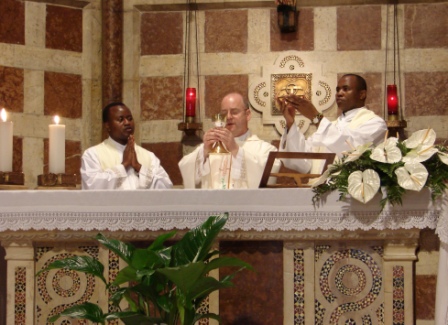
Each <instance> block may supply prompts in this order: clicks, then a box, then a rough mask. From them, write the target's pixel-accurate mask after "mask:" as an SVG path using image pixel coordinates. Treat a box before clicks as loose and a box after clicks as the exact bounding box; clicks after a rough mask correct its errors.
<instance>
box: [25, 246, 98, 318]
mask: <svg viewBox="0 0 448 325" xmlns="http://www.w3.org/2000/svg"><path fill="white" fill-rule="evenodd" d="M98 252H99V250H98V247H97V246H80V247H78V248H77V251H76V252H73V251H70V252H66V251H63V250H56V249H55V248H52V249H50V248H48V247H37V248H36V250H35V260H36V272H38V271H39V270H42V269H43V268H45V267H47V266H48V265H49V264H50V263H52V262H53V261H56V260H60V259H63V258H66V257H70V256H74V255H82V254H84V255H85V254H88V255H91V256H93V257H95V258H98ZM96 284H97V283H96V280H95V278H94V276H92V275H86V274H84V273H81V272H75V271H69V270H66V269H56V270H50V271H47V272H43V273H41V274H40V275H39V276H37V278H36V295H35V297H36V307H35V310H36V317H35V318H36V324H39V325H40V324H52V323H49V322H48V321H47V319H48V317H51V316H53V315H55V314H58V313H60V312H61V311H63V310H64V309H66V308H68V307H71V306H74V305H77V304H80V303H83V302H86V301H90V302H93V303H97V302H98V300H97V294H98V293H97V292H96V291H98V288H97V285H96ZM17 324H19V323H17ZM58 324H67V325H69V324H73V320H69V319H61V320H60V321H59V320H58ZM76 324H81V325H82V324H88V322H87V321H84V320H77V323H76Z"/></svg>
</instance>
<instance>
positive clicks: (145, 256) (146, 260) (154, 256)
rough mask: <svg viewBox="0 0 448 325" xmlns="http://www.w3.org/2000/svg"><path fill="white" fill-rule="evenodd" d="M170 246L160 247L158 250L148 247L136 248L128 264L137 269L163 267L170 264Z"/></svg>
mask: <svg viewBox="0 0 448 325" xmlns="http://www.w3.org/2000/svg"><path fill="white" fill-rule="evenodd" d="M170 260H171V247H169V248H162V249H161V250H159V251H152V250H148V249H136V250H135V251H134V254H132V257H131V261H130V265H131V266H132V267H134V268H135V269H137V270H142V269H144V268H149V269H153V268H157V267H164V266H168V265H169V264H170Z"/></svg>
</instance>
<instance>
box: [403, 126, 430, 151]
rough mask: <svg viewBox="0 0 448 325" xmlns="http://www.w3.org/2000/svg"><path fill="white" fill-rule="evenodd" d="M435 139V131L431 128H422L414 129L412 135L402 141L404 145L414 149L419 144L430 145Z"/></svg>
mask: <svg viewBox="0 0 448 325" xmlns="http://www.w3.org/2000/svg"><path fill="white" fill-rule="evenodd" d="M435 141H436V132H435V131H434V130H433V129H424V130H420V131H415V132H414V133H412V135H411V136H410V137H409V138H408V139H406V140H404V141H403V143H404V144H405V146H406V147H408V148H409V149H414V148H416V147H417V146H419V145H423V146H432V145H433V144H434V142H435Z"/></svg>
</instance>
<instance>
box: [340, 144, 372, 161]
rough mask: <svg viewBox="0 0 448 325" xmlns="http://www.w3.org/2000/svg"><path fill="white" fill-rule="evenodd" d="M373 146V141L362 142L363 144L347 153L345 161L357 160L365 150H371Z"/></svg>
mask: <svg viewBox="0 0 448 325" xmlns="http://www.w3.org/2000/svg"><path fill="white" fill-rule="evenodd" d="M371 146H372V142H369V143H366V144H362V145H360V146H358V147H357V148H356V149H355V150H353V151H351V152H348V153H346V155H347V156H346V158H345V160H344V162H345V163H348V162H351V161H355V160H356V159H358V158H359V157H361V156H362V154H363V153H364V152H366V151H367V150H369V149H370V147H371Z"/></svg>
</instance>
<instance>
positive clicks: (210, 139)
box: [203, 127, 239, 160]
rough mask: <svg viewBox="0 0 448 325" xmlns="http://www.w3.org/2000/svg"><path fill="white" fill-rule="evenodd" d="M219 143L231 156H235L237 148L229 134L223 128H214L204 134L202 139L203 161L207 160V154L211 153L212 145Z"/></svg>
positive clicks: (230, 133)
mask: <svg viewBox="0 0 448 325" xmlns="http://www.w3.org/2000/svg"><path fill="white" fill-rule="evenodd" d="M218 141H221V142H222V144H224V146H225V147H226V148H227V150H229V151H230V153H231V154H232V156H236V155H237V153H238V149H239V146H238V144H237V143H236V141H235V138H234V137H233V134H232V132H230V131H229V130H228V129H227V128H225V127H215V128H212V129H210V130H208V131H207V132H205V134H204V137H203V142H204V160H205V159H207V158H208V155H209V153H210V152H211V151H212V148H213V145H214V144H215V143H216V142H218Z"/></svg>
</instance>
